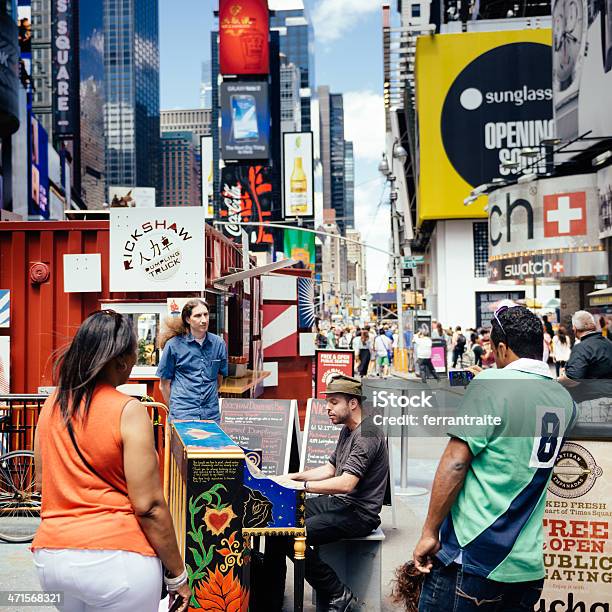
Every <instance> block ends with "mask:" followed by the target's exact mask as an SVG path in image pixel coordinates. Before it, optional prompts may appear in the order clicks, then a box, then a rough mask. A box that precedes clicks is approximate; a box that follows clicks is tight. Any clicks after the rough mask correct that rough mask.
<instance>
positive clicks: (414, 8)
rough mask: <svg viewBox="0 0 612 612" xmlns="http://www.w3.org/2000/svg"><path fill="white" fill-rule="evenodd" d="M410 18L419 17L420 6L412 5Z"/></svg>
mask: <svg viewBox="0 0 612 612" xmlns="http://www.w3.org/2000/svg"><path fill="white" fill-rule="evenodd" d="M412 16H413V17H420V16H421V5H420V4H413V5H412Z"/></svg>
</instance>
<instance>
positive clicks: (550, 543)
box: [535, 441, 612, 612]
mask: <svg viewBox="0 0 612 612" xmlns="http://www.w3.org/2000/svg"><path fill="white" fill-rule="evenodd" d="M611 528H612V453H610V443H609V442H603V441H601V442H586V441H572V442H567V443H566V444H565V445H564V446H563V447H562V448H561V451H560V452H559V457H558V458H557V462H556V465H555V469H554V471H553V476H552V479H551V481H550V484H549V486H548V496H547V498H546V510H545V514H544V565H545V567H546V581H545V583H544V591H543V593H542V598H541V600H540V602H539V606H536V607H535V610H536V612H552V611H556V612H564V611H566V610H568V611H569V610H581V611H583V612H610V602H611V601H612V541H611V540H610V530H611Z"/></svg>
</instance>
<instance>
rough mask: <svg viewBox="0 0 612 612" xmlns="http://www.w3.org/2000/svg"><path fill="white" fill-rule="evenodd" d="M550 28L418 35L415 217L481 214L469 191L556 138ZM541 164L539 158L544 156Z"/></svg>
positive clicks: (529, 160) (524, 162)
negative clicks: (470, 200)
mask: <svg viewBox="0 0 612 612" xmlns="http://www.w3.org/2000/svg"><path fill="white" fill-rule="evenodd" d="M550 39H551V32H550V30H549V29H541V30H504V31H497V32H466V33H461V34H439V35H435V36H422V37H419V38H418V39H417V54H416V104H417V115H418V129H419V135H418V137H419V145H420V168H419V173H420V177H419V200H418V222H419V224H420V223H421V222H423V221H424V220H426V219H460V218H474V217H485V216H486V214H485V212H484V205H485V203H486V199H485V198H483V199H482V200H481V201H479V202H477V203H476V204H474V205H472V206H469V207H466V206H464V204H463V200H464V199H465V198H466V197H467V196H468V195H469V193H470V191H471V190H472V189H473V188H474V187H477V186H479V185H482V184H483V183H487V182H489V181H491V179H493V178H495V177H504V176H507V175H508V174H510V173H511V172H514V171H515V170H512V171H511V170H509V169H508V168H507V167H505V166H504V164H505V162H518V163H519V164H522V166H523V167H525V166H526V165H528V164H532V163H533V161H534V160H533V158H524V157H522V156H521V155H520V154H521V151H522V150H523V149H524V148H534V149H538V152H539V153H541V155H542V157H543V156H544V154H545V150H544V149H543V147H542V146H541V144H540V143H541V141H542V140H543V139H545V138H549V137H551V136H553V132H554V125H553V120H552V85H551V72H552V67H551V50H550V42H551V41H550ZM541 162H542V163H544V159H542V160H541Z"/></svg>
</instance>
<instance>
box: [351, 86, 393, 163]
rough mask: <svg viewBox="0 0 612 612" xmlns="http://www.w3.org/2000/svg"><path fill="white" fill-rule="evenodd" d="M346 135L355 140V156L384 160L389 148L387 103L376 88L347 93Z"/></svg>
mask: <svg viewBox="0 0 612 612" xmlns="http://www.w3.org/2000/svg"><path fill="white" fill-rule="evenodd" d="M344 138H345V139H346V140H352V141H353V143H354V146H355V159H358V160H363V161H376V162H377V163H378V162H379V161H380V158H381V156H382V153H383V151H384V150H385V106H384V102H383V97H382V95H379V94H377V93H375V92H373V91H349V92H348V93H345V94H344Z"/></svg>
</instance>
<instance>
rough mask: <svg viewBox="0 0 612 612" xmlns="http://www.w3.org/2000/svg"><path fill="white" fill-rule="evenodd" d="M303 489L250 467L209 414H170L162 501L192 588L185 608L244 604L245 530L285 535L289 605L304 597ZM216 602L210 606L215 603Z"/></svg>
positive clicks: (246, 602) (232, 607)
mask: <svg viewBox="0 0 612 612" xmlns="http://www.w3.org/2000/svg"><path fill="white" fill-rule="evenodd" d="M304 501H305V493H304V492H303V491H298V490H294V489H288V488H286V487H283V486H281V485H279V484H278V483H276V482H275V481H274V480H272V479H270V478H268V477H266V476H263V474H261V472H258V470H257V469H256V468H254V467H253V463H252V462H251V460H250V459H248V458H247V453H246V452H245V450H244V449H242V448H241V447H240V446H238V445H237V444H235V443H234V441H233V440H232V439H231V438H230V437H229V436H228V435H227V434H226V433H225V432H224V431H223V430H222V429H221V428H220V427H219V425H217V424H216V423H214V422H212V421H174V422H173V423H172V429H171V433H170V488H169V499H168V504H169V506H170V512H171V513H172V517H173V519H174V525H175V529H176V533H177V538H178V542H179V547H180V550H181V554H182V555H183V558H184V560H185V564H186V566H187V572H188V574H189V584H190V586H191V590H192V593H193V597H192V600H191V606H190V609H205V610H206V609H212V608H211V606H212V605H213V604H214V606H213V607H214V609H220V610H226V609H227V610H239V611H241V612H243V611H246V610H248V605H249V593H250V581H249V566H250V552H251V543H252V536H271V537H273V536H280V535H283V536H292V537H294V538H295V540H294V572H295V591H294V610H296V611H297V612H301V610H302V609H303V600H304V558H305V550H306V528H305V516H304V513H305V505H304ZM215 606H216V607H215Z"/></svg>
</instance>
